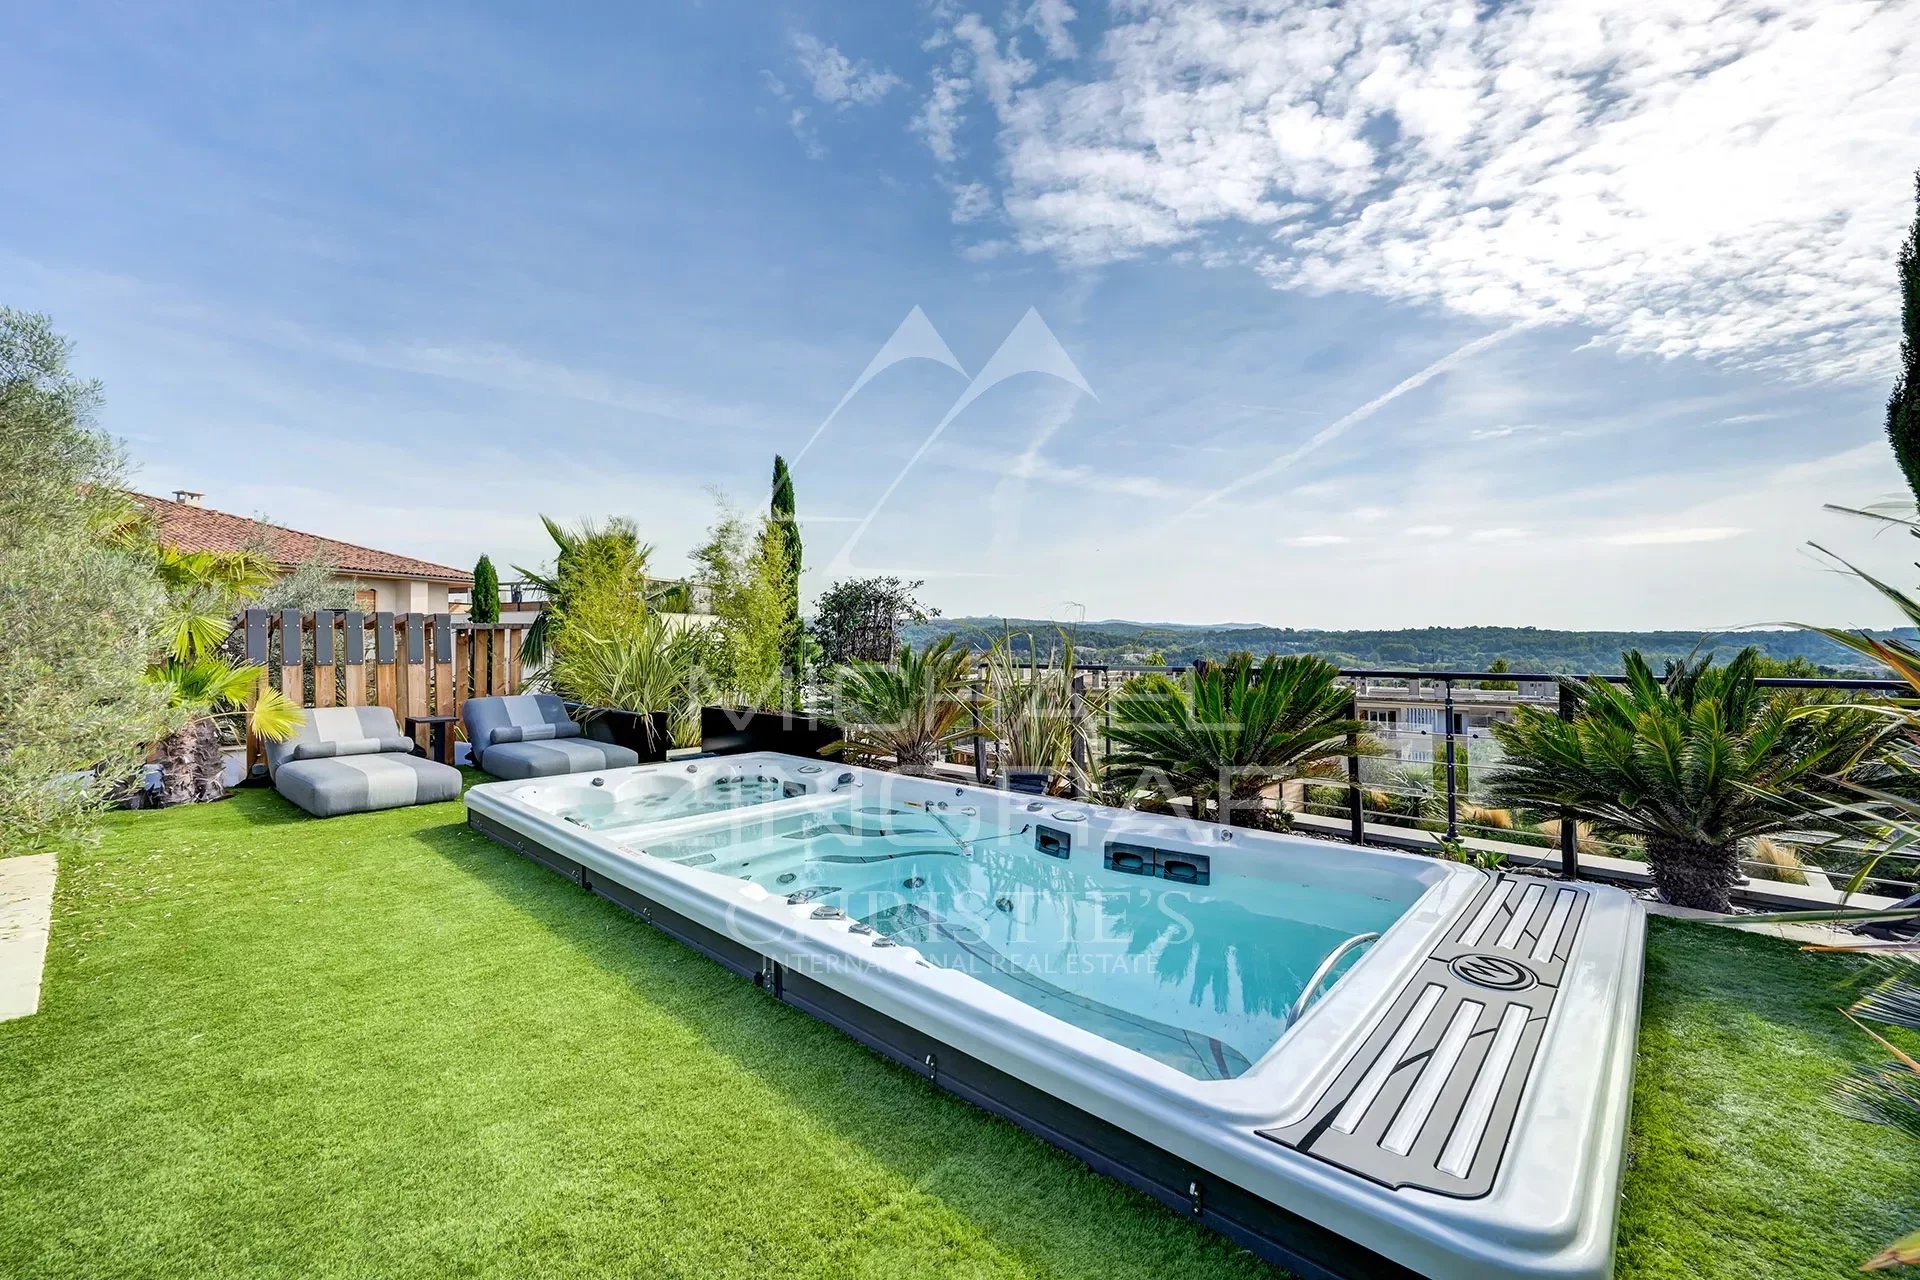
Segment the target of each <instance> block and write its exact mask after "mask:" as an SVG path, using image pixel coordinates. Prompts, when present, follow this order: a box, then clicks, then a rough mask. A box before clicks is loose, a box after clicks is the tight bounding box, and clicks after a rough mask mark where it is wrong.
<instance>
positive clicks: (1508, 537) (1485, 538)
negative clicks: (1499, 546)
mask: <svg viewBox="0 0 1920 1280" xmlns="http://www.w3.org/2000/svg"><path fill="white" fill-rule="evenodd" d="M1526 536H1527V531H1526V530H1525V529H1510V528H1500V529H1475V530H1474V531H1473V532H1472V533H1470V534H1468V535H1467V541H1469V542H1518V541H1519V540H1520V539H1522V538H1524V537H1526Z"/></svg>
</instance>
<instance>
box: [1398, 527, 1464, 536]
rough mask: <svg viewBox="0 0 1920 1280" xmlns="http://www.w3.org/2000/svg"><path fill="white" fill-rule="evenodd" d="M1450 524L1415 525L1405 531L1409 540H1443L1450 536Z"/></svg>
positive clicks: (1451, 530) (1451, 529)
mask: <svg viewBox="0 0 1920 1280" xmlns="http://www.w3.org/2000/svg"><path fill="white" fill-rule="evenodd" d="M1452 532H1453V526H1452V525H1450V524H1416V525H1412V526H1410V527H1409V528H1408V529H1407V536H1408V537H1410V538H1444V537H1447V536H1449V535H1450V534H1452Z"/></svg>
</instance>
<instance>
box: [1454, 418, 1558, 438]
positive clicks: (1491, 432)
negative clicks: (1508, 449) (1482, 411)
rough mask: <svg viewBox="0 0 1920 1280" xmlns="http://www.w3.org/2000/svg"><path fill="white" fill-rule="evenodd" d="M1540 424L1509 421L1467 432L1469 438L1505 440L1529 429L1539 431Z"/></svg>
mask: <svg viewBox="0 0 1920 1280" xmlns="http://www.w3.org/2000/svg"><path fill="white" fill-rule="evenodd" d="M1539 429H1540V428H1539V426H1538V425H1536V424H1534V423H1529V422H1507V423H1502V424H1501V425H1500V426H1497V427H1475V428H1474V429H1473V430H1471V431H1469V432H1467V439H1469V440H1504V439H1506V438H1507V437H1508V436H1517V435H1522V434H1524V433H1526V432H1529V431H1538V430H1539Z"/></svg>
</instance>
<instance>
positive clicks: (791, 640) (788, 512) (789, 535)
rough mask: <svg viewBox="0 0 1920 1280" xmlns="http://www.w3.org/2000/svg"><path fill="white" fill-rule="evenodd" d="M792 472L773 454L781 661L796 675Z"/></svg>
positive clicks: (796, 540)
mask: <svg viewBox="0 0 1920 1280" xmlns="http://www.w3.org/2000/svg"><path fill="white" fill-rule="evenodd" d="M793 512H794V507H793V473H792V472H790V471H788V470H787V460H786V459H785V458H783V457H781V456H780V455H779V454H777V453H776V454H774V455H773V500H772V502H771V503H770V504H769V508H768V518H769V519H770V520H771V522H772V524H773V529H774V532H775V534H776V535H777V536H778V537H779V539H780V545H781V548H782V550H783V551H784V552H785V554H786V562H787V563H786V581H785V584H784V585H785V587H786V594H787V600H786V606H787V617H788V622H787V634H786V636H785V638H784V639H783V641H782V642H781V646H780V648H781V660H780V663H781V665H782V666H783V667H785V668H786V669H787V670H788V671H789V672H791V673H792V674H793V675H794V676H795V678H798V676H799V672H800V523H799V521H798V520H796V519H795V518H794V514H793Z"/></svg>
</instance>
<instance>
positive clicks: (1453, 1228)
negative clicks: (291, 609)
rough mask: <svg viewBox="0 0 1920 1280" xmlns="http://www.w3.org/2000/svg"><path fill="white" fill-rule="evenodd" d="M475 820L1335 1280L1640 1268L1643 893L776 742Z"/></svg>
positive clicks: (571, 781) (774, 987) (1015, 1114)
mask: <svg viewBox="0 0 1920 1280" xmlns="http://www.w3.org/2000/svg"><path fill="white" fill-rule="evenodd" d="M467 804H468V810H469V821H470V822H471V823H472V824H473V825H474V826H475V827H476V828H478V829H480V830H481V831H483V832H485V833H486V834H488V835H490V836H493V837H494V838H495V839H498V840H500V841H502V842H503V843H505V844H508V845H509V846H511V847H513V848H515V849H518V850H519V851H520V852H522V853H524V854H526V855H527V856H529V857H531V858H534V859H535V860H537V861H540V862H542V863H544V864H546V865H548V866H549V867H552V868H553V869H555V870H557V871H559V872H561V873H563V874H565V875H567V876H568V877H570V878H572V879H573V880H575V882H576V883H579V884H580V885H581V886H582V887H583V888H586V889H590V890H592V891H594V892H597V893H599V894H601V895H602V896H605V897H607V898H609V899H611V900H612V901H614V902H616V903H618V904H620V905H621V906H623V907H626V908H627V909H629V910H631V911H633V912H634V913H635V914H637V915H639V916H640V917H641V918H642V919H643V920H645V921H647V922H648V923H650V924H652V925H654V926H656V927H658V928H660V929H662V930H664V931H666V932H668V933H669V934H672V935H674V936H676V937H678V938H680V939H681V940H682V941H684V942H687V943H688V944H690V945H692V946H695V947H697V948H699V949H700V950H702V951H704V952H706V953H707V954H709V955H710V956H712V957H713V958H715V959H716V960H718V961H719V962H720V963H722V964H724V965H726V966H728V967H729V968H731V969H733V970H734V971H736V972H738V973H739V974H741V975H742V976H743V977H747V978H749V979H751V980H753V981H754V982H756V983H757V984H759V985H760V986H762V987H763V988H764V989H766V990H767V991H768V993H769V994H770V995H771V996H773V997H775V998H778V999H781V1000H783V1001H785V1002H787V1003H791V1004H794V1005H796V1006H798V1007H800V1008H802V1009H804V1010H805V1011H807V1012H809V1013H811V1014H813V1015H815V1016H817V1017H820V1018H822V1019H823V1020H825V1021H827V1022H829V1023H831V1024H833V1025H835V1026H837V1027H840V1028H841V1029H842V1030H844V1031H846V1032H848V1033H849V1034H851V1035H853V1036H855V1037H856V1038H858V1039H860V1040H861V1041H863V1042H864V1043H866V1044H868V1045H869V1046H870V1047H872V1048H874V1049H876V1050H878V1051H879V1052H881V1053H883V1054H885V1055H887V1056H888V1057H891V1058H893V1059H894V1060H896V1061H898V1062H901V1063H903V1064H905V1065H907V1066H909V1067H910V1068H912V1069H914V1070H916V1071H918V1072H920V1073H921V1074H923V1075H925V1076H927V1077H928V1078H929V1079H930V1080H932V1081H933V1082H934V1083H936V1084H938V1085H940V1086H941V1087H944V1088H947V1089H949V1090H951V1091H953V1092H955V1093H957V1094H959V1095H961V1096H963V1097H966V1098H968V1099H969V1100H970V1101H973V1102H975V1103H977V1104H979V1105H981V1106H983V1107H986V1108H987V1109H989V1110H993V1111H995V1112H998V1113H1000V1114H1003V1115H1006V1116H1008V1117H1009V1118H1011V1119H1013V1120H1014V1121H1015V1122H1017V1123H1020V1124H1022V1125H1023V1126H1024V1127H1026V1128H1028V1129H1030V1130H1032V1131H1034V1132H1036V1133H1038V1134H1039V1135H1040V1136H1042V1137H1045V1138H1047V1139H1048V1140H1049V1141H1052V1142H1054V1143H1056V1144H1057V1145H1060V1146H1062V1147H1064V1148H1066V1149H1067V1150H1069V1151H1071V1152H1073V1153H1074V1154H1075V1155H1077V1156H1079V1157H1080V1158H1082V1159H1084V1160H1086V1161H1087V1162H1088V1163H1089V1164H1091V1165H1093V1166H1094V1167H1095V1168H1097V1169H1099V1170H1101V1171H1102V1172H1105V1173H1109V1174H1112V1175H1114V1176H1116V1177H1120V1178H1122V1179H1123V1180H1125V1181H1128V1182H1130V1183H1132V1184H1133V1185H1135V1186H1137V1187H1140V1188H1141V1189H1143V1190H1145V1191H1147V1192H1148V1193H1149V1194H1152V1195H1154V1196H1156V1197H1157V1198H1158V1199H1160V1200H1162V1201H1163V1202H1165V1203H1168V1204H1170V1205H1172V1206H1174V1207H1175V1208H1176V1209H1178V1210H1180V1211H1181V1212H1184V1213H1187V1214H1190V1215H1192V1216H1193V1217H1195V1218H1197V1219H1198V1220H1200V1221H1202V1222H1204V1223H1206V1224H1207V1225H1209V1226H1212V1227H1214V1228H1215V1229H1217V1230H1220V1231H1222V1232H1223V1233H1225V1234H1227V1235H1228V1236H1230V1237H1232V1238H1234V1239H1236V1240H1238V1241H1240V1242H1241V1243H1243V1244H1245V1245H1247V1246H1248V1247H1250V1248H1252V1249H1254V1250H1255V1251H1256V1252H1259V1253H1262V1254H1263V1255H1265V1256H1267V1257H1270V1258H1273V1259H1275V1260H1277V1261H1280V1262H1281V1263H1282V1264H1283V1265H1286V1266H1288V1267H1289V1268H1291V1269H1292V1270H1294V1271H1295V1272H1296V1274H1300V1275H1303V1276H1315V1275H1320V1276H1393V1275H1422V1276H1430V1277H1435V1278H1436V1280H1453V1278H1454V1277H1462V1278H1464V1277H1467V1276H1474V1277H1482V1276H1495V1277H1519V1276H1539V1275H1564V1276H1581V1277H1588V1276H1591V1277H1600V1276H1605V1275H1607V1274H1609V1273H1610V1271H1611V1258H1612V1244H1613V1224H1614V1211H1615V1202H1616V1199H1617V1195H1618V1188H1619V1180H1620V1174H1621V1158H1622V1152H1623V1147H1624V1135H1625V1124H1626V1114H1627V1103H1628V1097H1629V1093H1630V1084H1631V1068H1632V1055H1633V1048H1634V1035H1635V1030H1636V1024H1637V1019H1638V1000H1639V978H1640V964H1641V944H1642V931H1643V923H1642V919H1641V913H1640V909H1639V907H1638V905H1637V904H1636V903H1635V902H1634V901H1633V900H1632V899H1631V898H1630V897H1628V896H1627V895H1625V894H1622V893H1619V892H1618V891H1615V890H1610V889H1605V888H1600V887H1597V886H1589V885H1584V884H1577V885H1576V884H1568V883H1564V882H1561V881H1557V880H1550V879H1545V878H1539V877H1530V876H1519V875H1509V874H1497V873H1489V872H1485V871H1480V870H1476V869H1473V868H1471V867H1466V866H1463V865H1460V864H1455V863H1448V862H1442V861H1438V860H1435V859H1430V858H1422V857H1417V856H1413V855H1406V854H1397V853H1390V852H1385V851H1379V850H1369V849H1359V848H1353V847H1348V846H1342V845H1335V844H1330V843H1326V842H1320V841H1313V840H1307V839H1303V838H1297V837H1290V836H1281V835H1272V834H1267V833H1260V832H1251V831H1242V830H1230V829H1226V828H1220V827H1217V826H1214V825H1212V824H1204V823H1193V822H1186V821H1182V820H1179V819H1174V818H1167V817H1158V816H1153V815H1148V814H1142V813H1137V812H1131V811H1121V810H1111V809H1103V808H1100V807H1097V806H1092V805H1082V804H1078V803H1072V802H1066V801H1061V800H1055V799H1042V798H1035V797H1031V796H1027V795H1017V794H1011V793H1006V792H997V791H989V790H984V789H980V788H975V787H966V786H957V785H954V784H951V783H944V782H940V781H936V780H928V779H913V778H905V777H901V776H899V775H895V774H888V773H881V772H877V771H871V770H866V769H859V768H852V767H847V766H843V765H838V764H834V763H830V762H822V761H817V760H804V759H800V758H797V757H787V756H779V755H771V754H759V753H756V754H749V755H739V756H729V757H720V758H714V759H701V760H696V761H690V762H684V763H666V764H658V765H645V766H641V767H639V768H636V769H625V770H614V771H609V772H606V773H602V774H580V775H572V776H568V777H560V778H546V779H539V780H529V781H518V782H502V783H494V784H489V785H484V786H480V787H476V788H474V789H473V790H471V791H470V792H468V795H467Z"/></svg>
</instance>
